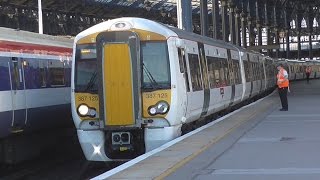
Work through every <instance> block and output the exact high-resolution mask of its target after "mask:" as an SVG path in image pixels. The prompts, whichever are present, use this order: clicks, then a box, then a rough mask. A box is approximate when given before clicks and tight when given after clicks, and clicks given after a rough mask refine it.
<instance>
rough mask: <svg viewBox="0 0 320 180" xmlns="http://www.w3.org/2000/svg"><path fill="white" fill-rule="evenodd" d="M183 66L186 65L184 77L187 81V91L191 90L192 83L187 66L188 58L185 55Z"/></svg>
mask: <svg viewBox="0 0 320 180" xmlns="http://www.w3.org/2000/svg"><path fill="white" fill-rule="evenodd" d="M182 59H183V66H184V69H185V72H184V79H185V81H186V88H187V92H190V84H189V75H188V72H187V71H188V68H187V60H186V56H185V55H183V58H182Z"/></svg>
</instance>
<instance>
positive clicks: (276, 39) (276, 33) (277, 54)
mask: <svg viewBox="0 0 320 180" xmlns="http://www.w3.org/2000/svg"><path fill="white" fill-rule="evenodd" d="M274 38H275V43H276V44H277V45H278V44H279V45H280V40H279V30H278V29H277V28H275V29H274ZM279 53H280V50H279V49H276V55H275V57H276V58H279Z"/></svg>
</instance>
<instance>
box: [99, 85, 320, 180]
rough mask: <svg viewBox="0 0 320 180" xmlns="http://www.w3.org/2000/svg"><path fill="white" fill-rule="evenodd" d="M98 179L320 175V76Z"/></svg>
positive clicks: (256, 179) (244, 179)
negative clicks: (283, 101)
mask: <svg viewBox="0 0 320 180" xmlns="http://www.w3.org/2000/svg"><path fill="white" fill-rule="evenodd" d="M290 89H291V93H289V95H288V100H289V111H287V112H283V111H279V109H280V99H279V96H278V93H277V91H275V92H274V93H272V94H271V95H269V96H268V97H266V98H264V99H261V100H259V101H257V102H255V103H253V104H251V105H248V106H246V107H243V108H241V109H239V110H237V111H235V112H233V113H231V114H229V115H226V116H225V117H223V118H221V119H220V120H218V121H217V122H212V123H210V124H208V125H206V126H204V127H201V128H200V129H199V130H198V131H197V132H193V133H191V134H187V135H184V136H182V137H181V138H178V139H177V140H176V141H177V142H176V143H172V144H170V143H169V144H167V145H164V146H163V147H160V150H154V151H151V152H149V153H147V154H146V155H145V156H144V157H138V158H136V159H134V160H132V161H129V162H127V163H125V164H123V165H121V166H119V167H118V168H116V169H114V170H111V171H110V172H106V173H104V174H102V175H100V176H98V177H96V178H94V179H168V180H173V179H175V180H176V179H197V180H198V179H199V180H200V179H204V180H206V179H208V180H209V179H218V180H234V179H237V180H251V179H252V180H269V179H273V180H278V179H279V180H280V179H281V180H284V179H290V180H295V179H308V180H312V179H315V180H318V179H320V163H319V162H320V156H319V149H320V80H311V81H310V83H309V84H307V83H306V81H298V82H292V83H291V85H290Z"/></svg>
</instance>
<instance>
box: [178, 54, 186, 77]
mask: <svg viewBox="0 0 320 180" xmlns="http://www.w3.org/2000/svg"><path fill="white" fill-rule="evenodd" d="M178 56H179V67H180V72H181V73H184V71H185V67H184V64H183V58H184V50H183V49H181V48H178Z"/></svg>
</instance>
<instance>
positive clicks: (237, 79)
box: [233, 60, 241, 84]
mask: <svg viewBox="0 0 320 180" xmlns="http://www.w3.org/2000/svg"><path fill="white" fill-rule="evenodd" d="M233 67H234V74H235V83H236V84H240V81H241V80H240V77H241V76H240V67H239V61H237V60H233Z"/></svg>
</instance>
